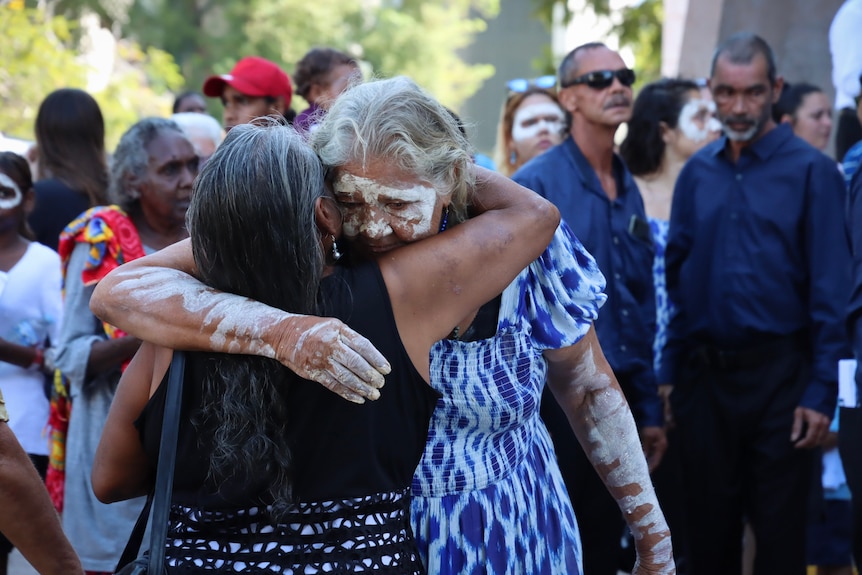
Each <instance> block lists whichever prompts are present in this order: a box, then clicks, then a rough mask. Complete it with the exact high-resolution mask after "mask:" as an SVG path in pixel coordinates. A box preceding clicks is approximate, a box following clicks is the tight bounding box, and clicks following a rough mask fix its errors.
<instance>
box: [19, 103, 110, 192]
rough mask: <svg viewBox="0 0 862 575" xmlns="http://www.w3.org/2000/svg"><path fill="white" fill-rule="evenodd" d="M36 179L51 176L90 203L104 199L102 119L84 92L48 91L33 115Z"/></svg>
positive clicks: (103, 132) (105, 180)
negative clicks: (36, 158)
mask: <svg viewBox="0 0 862 575" xmlns="http://www.w3.org/2000/svg"><path fill="white" fill-rule="evenodd" d="M36 144H37V147H38V149H39V169H38V173H37V175H36V179H37V180H42V179H45V178H48V177H54V178H57V179H59V180H61V181H62V182H63V183H65V184H66V185H68V186H69V187H70V188H72V189H73V190H76V191H77V192H79V193H82V194H85V195H86V196H87V198H88V199H89V201H90V206H97V205H101V204H106V203H107V190H108V169H107V162H106V159H105V121H104V119H103V118H102V111H101V110H100V109H99V104H98V103H96V100H94V99H93V97H92V96H90V95H89V94H88V93H87V92H84V91H83V90H78V89H75V88H62V89H60V90H55V91H54V92H51V93H50V94H48V96H47V97H46V98H45V99H44V100H42V103H41V104H40V105H39V113H38V114H37V115H36Z"/></svg>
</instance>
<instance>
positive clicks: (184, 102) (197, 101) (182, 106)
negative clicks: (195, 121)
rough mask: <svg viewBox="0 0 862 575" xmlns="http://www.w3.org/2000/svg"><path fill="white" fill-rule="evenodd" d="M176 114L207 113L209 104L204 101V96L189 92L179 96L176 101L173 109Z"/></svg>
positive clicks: (192, 91)
mask: <svg viewBox="0 0 862 575" xmlns="http://www.w3.org/2000/svg"><path fill="white" fill-rule="evenodd" d="M171 112H173V113H174V114H183V113H186V112H194V113H197V114H206V113H207V102H206V100H204V96H203V94H201V93H200V92H195V91H194V90H189V91H188V92H183V93H182V94H180V95H179V96H177V98H176V100H174V107H173V108H172V109H171Z"/></svg>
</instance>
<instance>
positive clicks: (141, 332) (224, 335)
mask: <svg viewBox="0 0 862 575" xmlns="http://www.w3.org/2000/svg"><path fill="white" fill-rule="evenodd" d="M140 261H141V260H137V262H140ZM137 262H132V264H136V263H137ZM132 264H130V265H127V266H122V267H121V268H118V269H116V270H114V271H113V272H111V274H109V275H108V276H106V277H105V278H104V279H103V280H102V281H101V282H100V283H99V285H98V286H97V289H96V293H95V294H94V296H93V300H92V301H91V306H92V309H93V312H94V313H95V314H96V315H98V316H99V317H101V318H102V319H104V320H105V321H108V322H110V323H112V324H113V325H116V326H117V327H119V328H120V329H123V330H124V331H126V332H127V333H130V334H132V335H135V336H137V337H139V338H141V339H143V340H145V341H150V342H152V343H155V344H158V345H161V346H164V347H169V348H173V349H186V350H196V351H215V352H219V353H236V354H246V355H258V356H262V357H269V358H272V359H276V360H278V361H280V362H281V363H283V364H284V365H286V366H287V367H289V368H290V369H291V370H293V371H294V372H296V373H297V374H298V375H300V376H301V377H304V378H306V379H310V380H313V381H316V382H318V383H320V384H322V385H324V386H326V387H327V388H329V389H331V390H333V391H334V392H336V393H338V394H339V395H341V396H342V397H344V398H345V399H348V400H350V401H354V402H357V403H362V402H363V401H364V399H363V398H367V399H377V397H379V394H380V392H379V391H378V390H379V388H380V387H382V386H383V382H384V379H383V375H384V374H386V373H388V372H389V369H390V368H389V364H388V362H387V361H386V359H385V358H384V357H383V356H382V355H381V354H380V353H379V352H378V351H377V350H376V349H375V348H374V346H373V345H371V343H370V342H369V341H368V340H367V339H365V338H364V337H362V336H361V335H359V334H358V333H356V332H355V331H353V330H351V329H350V328H349V327H347V326H346V325H345V324H344V323H342V322H341V321H339V320H337V319H332V318H320V317H316V316H305V315H298V314H292V313H288V312H285V311H282V310H279V309H276V308H273V307H270V306H268V305H265V304H262V303H260V302H256V301H253V300H250V299H248V298H245V297H242V296H237V295H234V294H228V293H223V292H218V291H216V290H213V289H212V288H209V287H208V286H206V285H205V284H203V283H201V282H200V281H198V280H197V279H195V278H194V277H192V276H191V275H189V274H187V273H185V272H182V271H178V270H175V269H170V268H163V267H155V266H147V265H141V264H138V265H132Z"/></svg>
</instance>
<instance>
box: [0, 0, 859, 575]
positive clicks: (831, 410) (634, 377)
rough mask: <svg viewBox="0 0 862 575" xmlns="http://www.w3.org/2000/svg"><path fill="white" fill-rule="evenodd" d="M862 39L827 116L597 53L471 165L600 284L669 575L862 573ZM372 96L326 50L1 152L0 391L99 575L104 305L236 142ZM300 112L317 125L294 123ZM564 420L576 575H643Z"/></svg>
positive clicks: (546, 406) (123, 513)
mask: <svg viewBox="0 0 862 575" xmlns="http://www.w3.org/2000/svg"><path fill="white" fill-rule="evenodd" d="M859 31H862V0H846V2H845V3H844V5H843V6H842V8H841V9H840V11H839V12H838V14H836V16H835V19H834V22H833V24H832V28H831V30H830V35H829V38H828V39H827V38H824V39H823V41H824V42H827V41H828V42H829V43H830V48H831V53H832V57H833V62H832V65H833V79H834V88H835V93H836V96H835V100H834V102H831V101H830V99H829V98H828V97H827V95H826V93H825V91H824V88H823V87H822V86H816V85H813V84H811V83H808V82H807V79H806V78H785V77H783V76H782V73H781V67H780V62H776V59H775V56H774V54H773V51H772V48H771V47H770V46H769V45H768V43H767V42H765V41H764V40H763V39H762V38H761V37H759V36H757V35H755V34H749V33H740V34H736V35H733V36H730V37H729V38H725V39H723V40H722V42H721V44H720V45H719V46H718V47H717V48H716V51H715V54H714V57H713V59H712V61H711V62H704V63H703V76H702V77H701V78H662V79H659V80H657V81H654V82H649V83H646V84H643V85H640V86H638V85H637V84H636V82H637V78H636V74H635V72H634V70H632V69H630V68H629V67H628V66H627V65H626V64H625V62H624V61H623V59H622V57H621V56H620V54H619V53H618V52H616V51H614V50H612V49H611V48H609V47H608V46H606V45H605V44H602V43H589V44H585V45H582V46H579V47H578V48H576V49H574V50H573V51H572V52H570V53H569V54H568V55H567V56H566V58H565V59H564V60H563V62H562V63H561V64H560V68H559V72H558V74H557V75H545V76H539V77H531V75H530V74H529V73H527V71H525V74H524V77H523V78H516V79H511V80H509V81H508V82H507V83H506V90H507V92H506V94H504V95H503V96H504V97H503V98H501V99H502V107H501V113H500V119H499V124H498V126H497V137H496V146H495V149H494V151H493V157H488V156H485V155H483V154H477V153H473V154H472V157H473V160H474V161H475V163H476V164H477V165H480V166H483V167H488V168H491V169H494V170H496V171H497V172H499V173H500V174H502V175H505V176H507V177H509V178H512V179H513V180H514V181H515V182H517V183H519V184H521V185H522V186H524V187H526V188H529V189H531V190H533V191H535V192H537V193H538V194H540V195H541V196H543V197H545V198H547V199H548V200H550V201H551V202H553V203H554V204H555V205H556V206H557V208H558V209H559V211H560V213H561V215H562V218H563V220H564V221H565V222H566V223H567V224H568V226H570V227H571V229H572V231H573V232H574V235H575V236H576V237H577V238H578V240H579V241H580V242H581V243H582V244H583V247H584V248H585V249H586V251H587V252H589V254H591V255H592V257H594V258H595V260H596V262H597V264H598V267H599V270H600V271H601V272H602V274H603V275H604V278H605V281H606V287H605V293H607V296H608V297H607V302H606V303H605V304H604V305H603V307H602V308H601V311H600V313H599V316H598V319H597V320H596V321H595V322H594V325H595V330H596V334H597V336H598V341H599V343H600V344H601V347H602V349H603V351H604V355H605V357H606V358H607V360H608V363H609V365H610V367H611V368H612V369H613V373H614V375H615V376H616V379H617V380H618V381H619V383H620V386H621V388H622V390H623V392H624V394H625V397H626V399H627V401H628V403H629V405H630V406H631V409H632V412H633V414H634V418H635V422H636V424H637V429H638V433H639V439H640V441H641V447H642V451H643V453H644V457H645V459H646V462H647V464H648V466H649V470H650V473H651V476H652V480H653V483H654V485H655V488H656V492H657V495H658V501H659V503H660V504H661V507H662V510H663V511H664V515H665V517H666V518H667V522H668V525H669V527H670V530H671V533H672V541H673V549H674V557H675V560H676V572H677V573H686V574H688V575H700V574H710V573H715V574H727V573H742V572H746V573H757V574H763V573H781V574H782V575H792V574H801V573H804V570H805V566H806V565H814V566H817V572H818V575H850V574H851V573H853V572H854V565H855V566H857V567H858V566H859V565H860V562H862V484H860V480H862V469H860V460H862V456H860V455H859V454H858V453H862V451H860V445H862V416H860V415H858V412H859V407H858V401H859V400H858V399H853V398H856V397H857V393H856V391H855V387H854V384H853V383H852V382H851V384H850V385H849V386H848V387H847V389H845V390H842V392H841V394H840V397H841V398H842V401H841V402H839V392H838V383H839V382H838V362H839V360H842V359H849V358H853V357H854V356H858V355H859V354H860V353H862V337H860V336H859V334H858V332H860V327H862V325H860V324H862V321H860V315H862V313H860V312H862V277H860V270H862V265H860V263H862V254H860V253H859V252H858V251H857V250H858V248H860V247H862V246H860V244H862V237H857V236H860V235H862V221H859V217H860V216H859V214H857V213H856V212H857V211H858V209H856V207H857V203H858V198H857V196H858V194H859V191H860V187H862V176H860V175H859V174H860V173H862V171H860V170H859V165H860V162H862V35H860V34H859ZM824 65H825V63H824ZM362 83H363V78H362V72H361V69H360V66H359V63H358V62H357V61H356V60H355V59H354V58H353V57H351V56H350V55H348V54H345V53H342V52H340V51H338V50H335V49H331V48H315V49H313V50H311V51H310V52H309V53H307V54H306V55H305V56H304V57H303V58H302V59H301V60H300V61H299V62H297V63H296V64H295V66H294V71H293V74H292V75H290V74H288V73H287V72H286V71H285V70H284V69H283V68H282V67H281V66H279V65H278V64H277V63H275V62H272V61H269V60H266V59H264V58H260V57H256V56H248V57H244V58H241V59H240V60H238V61H237V62H236V64H235V66H234V67H233V68H232V69H231V70H230V72H229V73H227V74H220V75H213V76H210V77H209V78H207V79H206V81H205V82H204V83H203V85H202V86H201V87H200V91H196V90H195V91H189V92H185V93H183V94H180V95H178V96H177V97H176V101H175V103H174V106H173V115H171V116H170V117H169V118H144V119H141V120H140V121H139V122H137V123H136V124H135V125H133V126H132V127H131V128H129V129H128V131H126V132H125V133H124V134H123V136H122V138H121V140H120V143H119V145H118V146H117V148H116V149H115V150H112V151H109V150H106V149H105V127H104V122H103V118H102V114H101V112H100V110H99V106H98V104H97V103H96V101H95V100H94V99H93V98H92V97H91V96H90V95H89V94H87V93H86V92H85V91H83V90H79V89H73V88H63V89H59V90H56V91H54V92H52V93H51V94H48V95H47V96H46V97H45V99H44V100H43V101H42V102H41V104H40V106H39V111H38V115H37V118H36V122H35V136H36V142H35V145H34V146H33V147H32V148H31V150H30V151H28V152H27V153H26V154H25V156H26V157H22V156H20V155H17V154H14V153H12V152H2V153H0V392H2V400H5V407H6V409H7V410H8V413H9V417H8V428H9V429H11V431H12V432H13V433H14V438H15V439H16V440H17V442H18V443H19V444H20V446H21V447H22V448H23V450H24V452H26V454H27V456H28V457H29V460H30V461H31V462H32V464H33V466H35V469H36V470H37V472H38V474H39V476H40V477H41V479H42V480H43V481H44V482H45V485H46V487H47V490H48V493H49V495H50V500H51V503H53V507H54V508H55V509H56V511H57V512H59V513H60V517H61V521H62V531H63V533H64V534H65V537H66V538H67V539H68V541H69V543H70V544H71V548H72V549H74V552H75V554H77V556H78V557H79V558H80V561H81V565H82V566H83V570H84V571H85V572H87V573H94V574H97V573H112V572H113V571H114V568H115V565H116V564H117V561H118V559H119V556H120V553H121V552H122V550H123V547H124V546H125V544H126V541H127V539H128V537H129V533H130V532H131V530H132V526H133V525H134V523H135V520H136V519H137V517H138V515H139V513H140V511H141V509H142V506H143V504H144V498H133V499H129V500H127V501H123V502H118V503H112V504H110V505H107V504H104V503H102V502H100V501H99V499H98V498H97V497H96V495H95V494H94V492H93V488H92V484H91V472H92V467H93V461H94V458H95V456H96V450H97V447H98V444H99V441H100V438H101V436H102V430H103V428H104V426H105V422H106V418H107V417H108V413H109V410H110V407H111V403H112V399H113V397H114V394H115V391H116V388H117V384H118V381H119V380H120V377H121V374H122V373H123V370H124V369H125V368H126V366H127V365H128V364H129V361H130V360H131V359H132V357H133V356H134V355H135V353H136V351H137V350H138V348H139V346H140V343H141V341H140V340H139V339H137V338H136V337H134V336H131V335H129V334H127V333H125V332H124V331H122V330H120V329H118V328H117V327H115V326H112V325H110V324H109V323H107V322H103V321H102V320H101V319H99V318H98V317H96V316H95V315H94V314H93V312H92V311H91V310H90V305H89V304H90V298H91V296H92V294H93V291H94V289H95V286H96V285H97V284H98V282H99V281H100V280H101V279H102V278H104V277H105V276H106V275H107V274H108V273H109V272H111V271H112V270H113V269H115V268H117V267H118V266H120V265H123V264H124V263H127V262H130V261H132V260H135V259H137V258H140V257H143V256H144V255H147V254H152V253H155V252H157V251H159V250H162V249H163V248H166V247H167V246H171V245H173V244H175V243H176V242H178V241H180V240H183V239H185V238H187V237H188V235H189V234H188V230H187V228H186V213H187V210H188V208H189V204H190V200H191V196H192V190H193V184H194V182H195V178H196V177H197V175H198V173H199V171H200V170H201V168H202V167H203V166H204V165H206V163H207V162H208V161H209V159H210V157H211V156H213V154H214V153H215V152H216V150H217V149H218V148H219V146H220V145H221V144H222V140H223V139H224V137H225V134H227V133H229V132H230V131H231V130H232V129H234V128H235V127H237V126H240V125H244V124H249V123H254V122H255V121H256V119H258V118H261V117H264V116H270V117H273V118H276V119H278V120H279V121H280V122H282V123H285V124H289V125H292V126H293V128H294V129H295V130H296V132H297V133H299V134H300V135H301V136H303V137H304V138H310V137H312V135H313V134H314V133H315V132H316V131H317V130H318V129H319V127H320V126H321V122H322V121H323V120H324V118H325V117H326V115H327V113H328V111H329V110H330V108H331V107H332V106H333V104H334V103H335V102H337V101H338V99H339V97H341V96H342V94H344V93H349V91H350V90H352V89H354V87H355V86H358V85H361V84H362ZM635 92H636V93H635ZM295 95H298V96H300V97H301V98H302V99H303V101H304V102H306V103H307V107H306V108H305V109H303V110H301V111H300V112H299V113H296V112H295V111H294V110H293V108H292V104H295V100H294V96H295ZM208 99H216V100H218V101H220V103H221V106H222V118H221V122H219V121H218V120H217V119H216V118H214V117H212V116H211V115H209V114H208V113H207V110H208V109H209V108H211V106H210V107H208ZM450 114H452V116H453V117H454V119H455V121H456V122H457V124H458V126H459V128H460V129H461V130H462V132H463V133H464V134H465V135H466V134H468V133H469V129H470V126H469V125H468V124H466V123H464V122H461V120H460V119H459V118H458V117H457V115H456V114H455V112H453V111H450ZM623 124H625V125H626V126H627V129H626V130H625V137H624V139H622V140H621V141H618V140H617V134H618V128H619V127H620V126H621V125H623ZM836 132H837V133H836ZM830 146H831V148H830ZM830 149H831V150H833V151H834V152H833V153H834V156H832V157H830V156H827V151H828V150H830ZM443 227H445V223H444V226H443ZM336 251H337V248H336ZM456 335H457V332H456ZM384 393H385V390H384ZM558 400H560V398H559V397H556V396H555V395H554V394H552V393H551V392H550V391H549V390H547V389H546V391H545V393H544V395H543V398H542V403H541V417H542V420H543V421H544V424H545V425H546V426H547V428H548V430H549V431H550V436H551V438H552V439H553V448H554V451H555V452H556V458H557V462H558V463H559V467H560V471H561V476H562V479H563V481H564V482H565V487H566V489H567V492H568V497H569V498H570V500H571V504H572V508H573V509H574V512H575V516H576V517H577V521H578V524H579V526H580V540H581V547H582V549H583V553H582V557H581V558H579V562H582V572H583V573H585V574H586V575H616V573H617V572H618V571H620V570H623V571H627V572H632V570H633V569H634V570H635V571H634V572H638V571H637V567H636V565H635V553H634V550H635V549H636V547H637V541H636V540H635V539H634V538H633V537H632V536H631V535H630V534H629V528H628V526H627V522H626V520H625V519H626V518H625V517H624V516H623V515H622V514H621V512H620V508H619V505H620V498H619V497H617V496H615V495H614V494H612V493H609V492H608V490H607V488H606V482H604V481H602V480H600V479H599V476H598V475H596V473H595V471H594V470H593V463H592V461H591V460H590V458H589V457H588V455H587V454H585V450H584V449H583V448H582V445H584V441H585V439H584V438H580V437H576V436H575V434H574V432H573V431H572V426H571V423H570V420H569V418H568V417H567V414H566V413H565V412H564V410H562V409H561V408H560V405H558ZM2 407H3V401H0V416H2V415H3V412H2ZM0 421H2V418H0ZM5 425H6V424H5V423H0V427H2V428H5ZM0 431H3V429H0ZM0 440H2V441H3V444H2V445H0V463H2V461H3V457H5V456H3V455H2V453H3V452H4V450H6V449H7V447H5V446H6V445H7V441H8V440H9V438H7V437H6V436H2V437H0ZM579 440H580V441H579ZM586 441H588V439H587V440H586ZM857 452H858V453H857ZM842 458H843V459H842ZM2 467H3V465H0V468H2ZM2 481H5V479H4V478H2V477H0V482H2ZM3 492H4V488H3V486H2V485H0V493H3ZM854 495H856V496H858V498H854V497H853V496H854ZM39 505H41V506H43V507H44V506H45V505H47V499H45V500H44V501H42V500H39V501H36V502H34V503H33V509H36V508H37V506H39ZM27 513H28V514H31V515H32V516H36V513H37V512H36V511H28V512H27ZM6 514H7V511H6V508H5V505H4V503H2V502H0V517H2V516H4V515H6ZM19 521H21V522H26V521H27V520H26V519H24V518H23V517H21V518H20V519H19ZM0 529H3V530H4V533H5V532H6V530H9V531H10V533H8V534H7V535H8V539H7V538H6V537H2V539H0V575H4V574H5V573H6V560H7V558H8V555H9V553H10V552H11V550H12V548H13V547H12V542H15V544H16V545H18V546H19V547H21V549H22V552H24V553H25V554H26V555H27V556H28V558H29V557H31V556H32V557H35V556H37V555H38V553H39V552H38V551H37V552H36V553H35V554H34V551H33V550H34V549H39V548H40V545H43V544H44V543H42V542H46V543H47V542H50V545H52V546H53V548H54V551H55V553H56V554H57V555H60V554H61V551H60V549H61V548H62V545H64V544H61V543H58V542H57V541H58V539H57V538H54V539H52V538H49V537H48V535H47V534H46V532H48V531H51V530H54V531H56V530H57V529H59V525H53V524H52V525H49V526H48V527H45V528H44V530H43V531H42V535H41V536H39V541H33V539H34V537H35V536H21V535H18V534H17V533H15V534H13V533H12V532H13V531H15V530H17V529H18V528H17V527H16V525H15V523H14V522H13V523H7V522H0ZM58 533H59V532H57V533H55V534H54V535H56V536H57V537H58V538H59V539H62V536H61V535H58ZM639 551H640V550H639ZM509 552H512V551H511V550H509ZM31 562H33V563H34V565H35V564H37V562H36V561H35V560H33V559H31ZM68 565H69V564H68V563H66V564H63V565H62V567H61V568H62V569H66V570H67V571H66V572H68ZM426 568H427V569H428V571H429V572H430V573H449V572H450V571H448V570H446V569H445V568H444V567H442V566H440V565H437V564H435V563H429V564H428V565H426ZM40 569H44V572H59V571H52V570H53V569H55V567H54V566H50V565H45V564H44V563H41V564H40ZM451 572H458V571H457V570H455V571H451ZM477 572H483V573H484V572H487V573H492V572H494V571H493V568H492V567H491V566H490V565H489V566H488V567H487V570H480V571H477ZM524 572H526V573H532V572H533V571H531V570H530V569H529V568H527V570H526V571H524ZM536 572H538V571H536Z"/></svg>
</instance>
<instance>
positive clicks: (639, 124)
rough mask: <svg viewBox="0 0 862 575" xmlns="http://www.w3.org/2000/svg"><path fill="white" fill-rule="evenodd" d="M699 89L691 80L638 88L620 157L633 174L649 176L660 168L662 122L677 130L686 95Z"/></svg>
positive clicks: (672, 80)
mask: <svg viewBox="0 0 862 575" xmlns="http://www.w3.org/2000/svg"><path fill="white" fill-rule="evenodd" d="M698 90H699V88H698V87H697V84H696V83H694V82H693V81H691V80H681V79H673V78H663V79H661V80H658V81H655V82H651V83H649V84H647V85H646V86H644V87H643V88H641V91H640V93H639V94H638V97H637V98H636V99H635V103H634V106H633V108H632V117H631V120H629V130H628V134H626V139H625V140H623V143H622V145H621V146H620V156H622V158H623V160H624V161H625V163H626V165H627V166H628V168H629V170H630V171H631V173H632V174H634V175H636V176H642V175H644V174H652V173H654V172H655V171H656V170H658V169H659V167H661V161H662V157H663V156H664V148H665V143H664V140H663V139H662V135H661V123H664V124H665V125H666V126H667V127H668V128H670V129H674V128H676V124H677V121H678V120H679V113H680V111H682V108H683V106H685V104H686V102H687V101H688V95H689V94H690V93H691V92H692V91H694V92H697V91H698Z"/></svg>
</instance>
